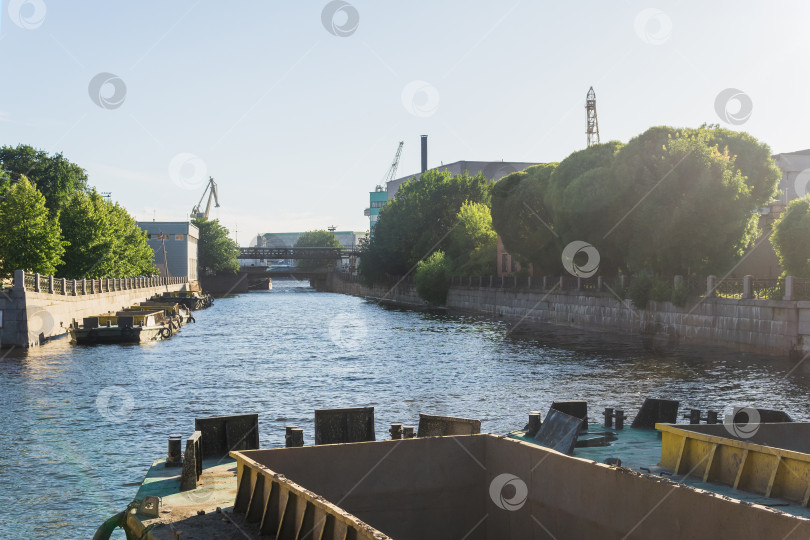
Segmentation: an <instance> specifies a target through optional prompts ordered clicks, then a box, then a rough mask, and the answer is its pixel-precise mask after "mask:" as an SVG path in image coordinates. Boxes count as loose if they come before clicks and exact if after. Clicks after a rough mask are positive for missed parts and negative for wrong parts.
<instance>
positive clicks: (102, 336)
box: [68, 309, 179, 345]
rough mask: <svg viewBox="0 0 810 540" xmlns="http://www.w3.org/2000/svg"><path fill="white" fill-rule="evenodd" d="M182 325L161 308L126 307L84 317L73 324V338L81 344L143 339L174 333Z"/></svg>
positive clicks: (70, 328)
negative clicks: (134, 308) (80, 322)
mask: <svg viewBox="0 0 810 540" xmlns="http://www.w3.org/2000/svg"><path fill="white" fill-rule="evenodd" d="M178 329H179V325H178V324H177V323H176V322H174V321H172V320H171V319H169V318H167V317H166V316H165V313H164V311H163V310H162V309H157V310H124V311H118V312H115V313H105V314H102V315H98V316H97V317H84V319H83V320H82V324H81V325H79V324H78V323H77V322H76V321H75V320H74V321H73V322H72V323H71V324H70V327H69V329H68V330H69V332H70V340H71V341H72V342H73V343H76V344H78V345H94V344H109V343H142V342H147V341H158V340H161V339H165V338H168V337H171V336H172V334H174V332H175V331H177V330H178Z"/></svg>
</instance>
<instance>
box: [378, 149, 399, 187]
mask: <svg viewBox="0 0 810 540" xmlns="http://www.w3.org/2000/svg"><path fill="white" fill-rule="evenodd" d="M404 144H405V141H399V146H397V153H396V154H395V155H394V161H393V162H392V163H391V166H390V167H389V168H388V172H386V173H385V176H384V177H383V181H382V184H380V185H382V186H384V185H385V184H386V182H390V181H391V180H393V179H394V178H395V177H396V175H397V167H399V156H400V155H402V147H403V145H404Z"/></svg>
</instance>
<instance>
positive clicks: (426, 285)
mask: <svg viewBox="0 0 810 540" xmlns="http://www.w3.org/2000/svg"><path fill="white" fill-rule="evenodd" d="M414 281H415V282H416V292H417V294H419V297H420V298H422V299H423V300H426V301H427V302H430V303H431V304H433V305H436V306H441V305H444V303H445V302H446V301H447V292H448V291H449V290H450V267H449V264H448V262H447V259H446V258H445V256H444V252H443V251H434V252H433V253H432V254H431V255H430V257H428V258H427V259H425V260H424V261H419V263H418V264H417V265H416V276H415V278H414Z"/></svg>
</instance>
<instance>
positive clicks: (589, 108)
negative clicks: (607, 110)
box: [585, 86, 599, 146]
mask: <svg viewBox="0 0 810 540" xmlns="http://www.w3.org/2000/svg"><path fill="white" fill-rule="evenodd" d="M585 114H586V116H587V117H588V131H587V133H588V146H591V145H592V144H599V120H598V119H597V118H596V92H594V91H593V86H591V89H590V90H588V95H587V96H586V97H585Z"/></svg>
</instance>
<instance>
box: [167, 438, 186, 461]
mask: <svg viewBox="0 0 810 540" xmlns="http://www.w3.org/2000/svg"><path fill="white" fill-rule="evenodd" d="M182 439H183V438H182V437H181V436H180V435H169V455H168V456H167V457H166V466H167V467H182V466H183V451H182V449H181V448H180V443H181V442H182Z"/></svg>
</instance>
